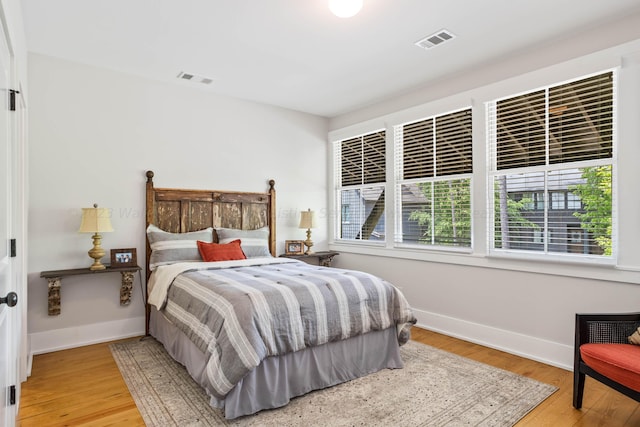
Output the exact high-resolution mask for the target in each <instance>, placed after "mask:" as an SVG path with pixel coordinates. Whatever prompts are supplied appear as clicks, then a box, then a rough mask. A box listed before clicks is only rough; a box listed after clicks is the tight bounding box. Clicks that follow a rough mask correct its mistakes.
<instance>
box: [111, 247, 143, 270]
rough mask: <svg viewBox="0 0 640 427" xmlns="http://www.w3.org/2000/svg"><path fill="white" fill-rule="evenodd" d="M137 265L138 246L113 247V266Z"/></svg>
mask: <svg viewBox="0 0 640 427" xmlns="http://www.w3.org/2000/svg"><path fill="white" fill-rule="evenodd" d="M137 266H138V258H137V256H136V248H125V249H111V268H118V267H137Z"/></svg>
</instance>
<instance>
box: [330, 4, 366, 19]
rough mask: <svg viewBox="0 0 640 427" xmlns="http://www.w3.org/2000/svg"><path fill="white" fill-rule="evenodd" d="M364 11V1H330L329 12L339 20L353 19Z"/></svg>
mask: <svg viewBox="0 0 640 427" xmlns="http://www.w3.org/2000/svg"><path fill="white" fill-rule="evenodd" d="M360 9H362V0H329V10H331V12H333V14H334V15H336V16H337V17H339V18H351V17H352V16H353V15H355V14H356V13H358V12H360Z"/></svg>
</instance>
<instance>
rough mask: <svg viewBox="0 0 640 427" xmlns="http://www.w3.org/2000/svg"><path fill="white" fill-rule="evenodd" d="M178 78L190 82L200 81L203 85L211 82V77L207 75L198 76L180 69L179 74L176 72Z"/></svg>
mask: <svg viewBox="0 0 640 427" xmlns="http://www.w3.org/2000/svg"><path fill="white" fill-rule="evenodd" d="M178 78H179V79H183V80H189V81H190V82H194V83H202V84H205V85H208V84H211V82H213V79H210V78H208V77H202V76H198V75H196V74H193V73H185V72H184V71H181V72H180V74H178Z"/></svg>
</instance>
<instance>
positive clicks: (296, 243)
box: [284, 240, 304, 255]
mask: <svg viewBox="0 0 640 427" xmlns="http://www.w3.org/2000/svg"><path fill="white" fill-rule="evenodd" d="M284 253H285V254H286V255H304V242H303V241H302V240H285V242H284Z"/></svg>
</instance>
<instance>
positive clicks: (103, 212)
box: [78, 204, 113, 270]
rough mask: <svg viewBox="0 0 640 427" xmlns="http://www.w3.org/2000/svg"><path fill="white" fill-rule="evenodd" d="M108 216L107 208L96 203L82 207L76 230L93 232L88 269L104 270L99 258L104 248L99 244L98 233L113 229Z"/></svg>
mask: <svg viewBox="0 0 640 427" xmlns="http://www.w3.org/2000/svg"><path fill="white" fill-rule="evenodd" d="M110 216H111V213H110V212H109V209H107V208H99V207H98V205H97V204H94V205H93V207H92V208H82V223H81V224H80V229H79V230H78V232H79V233H93V236H92V238H93V248H91V250H90V251H89V252H88V254H89V256H90V257H91V258H93V260H94V261H93V264H92V265H91V267H89V270H104V269H105V268H106V267H105V266H104V265H103V264H102V263H101V262H100V258H102V257H103V256H104V254H105V251H104V249H102V246H100V243H101V242H102V236H101V235H100V233H106V232H109V231H113V227H111V219H110Z"/></svg>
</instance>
